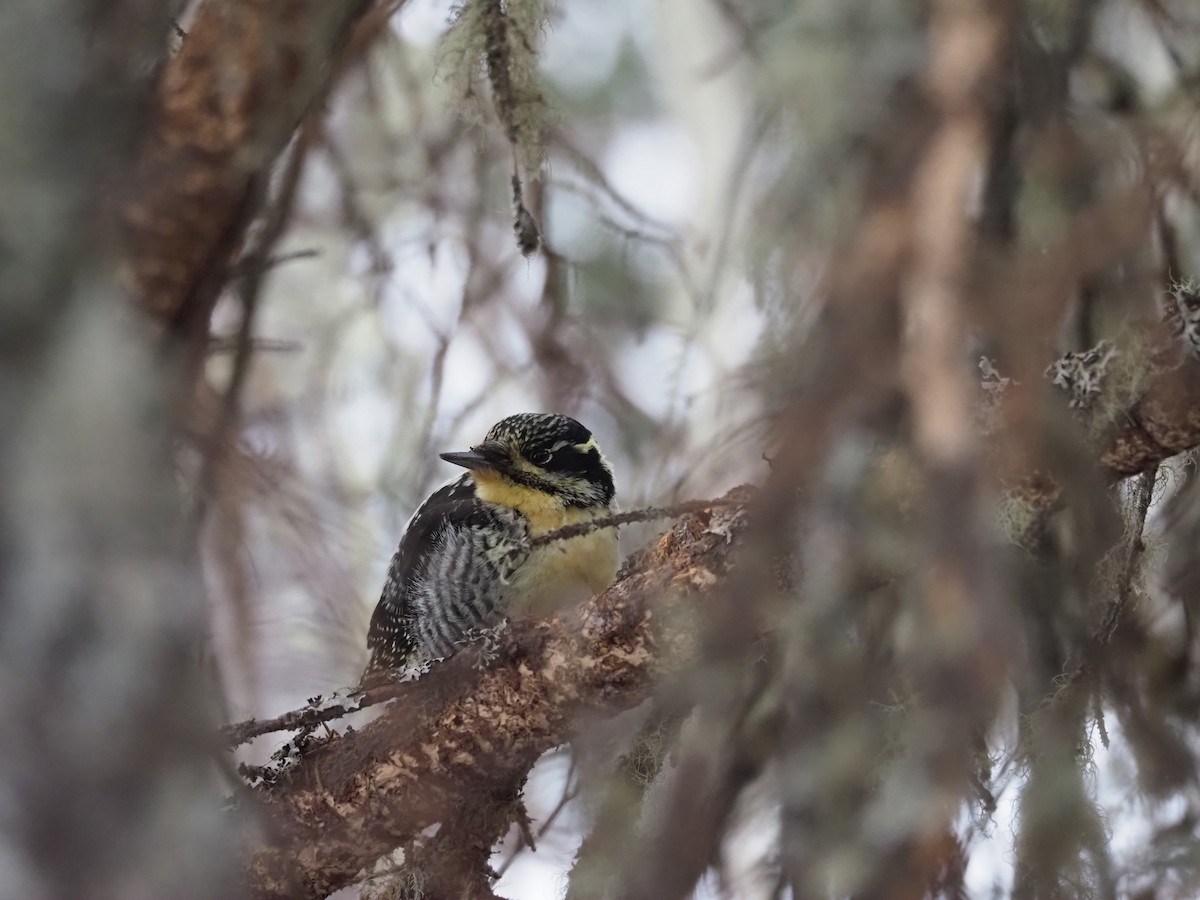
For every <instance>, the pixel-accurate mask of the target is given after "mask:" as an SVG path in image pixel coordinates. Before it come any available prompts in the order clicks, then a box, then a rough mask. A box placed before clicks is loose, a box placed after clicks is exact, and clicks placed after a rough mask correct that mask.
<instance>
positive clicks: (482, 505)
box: [367, 413, 618, 673]
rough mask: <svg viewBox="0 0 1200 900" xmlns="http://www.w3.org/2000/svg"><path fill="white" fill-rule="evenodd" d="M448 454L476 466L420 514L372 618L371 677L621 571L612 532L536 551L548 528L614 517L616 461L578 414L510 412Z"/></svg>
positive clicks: (447, 649)
mask: <svg viewBox="0 0 1200 900" xmlns="http://www.w3.org/2000/svg"><path fill="white" fill-rule="evenodd" d="M441 457H442V459H444V460H446V461H447V462H451V463H454V464H455V465H459V466H463V467H465V468H466V469H468V470H469V471H468V472H467V473H466V474H464V475H463V476H462V477H460V478H458V479H457V480H456V481H453V482H451V483H450V484H447V485H446V486H445V487H442V488H440V489H439V490H437V491H435V492H434V493H433V494H431V495H430V496H429V498H428V499H427V500H426V501H425V502H424V503H423V504H421V506H420V508H419V509H418V510H417V511H416V513H415V514H414V515H413V517H412V519H411V520H410V521H409V523H408V527H407V528H406V529H405V532H404V535H403V537H402V538H401V539H400V546H399V547H398V548H397V550H396V553H395V555H394V556H393V557H392V561H391V565H390V566H389V567H388V575H387V581H386V582H385V584H384V586H383V593H382V596H381V597H380V598H379V604H378V605H377V606H376V607H375V613H374V614H373V615H372V616H371V628H370V632H369V633H368V636H367V646H368V648H369V649H370V651H371V661H370V663H369V664H368V666H367V673H371V672H374V671H377V670H382V669H391V668H395V667H397V666H406V665H412V664H415V663H419V662H422V661H424V660H428V659H434V658H437V657H445V656H450V655H451V654H452V653H454V651H455V649H457V644H458V643H459V642H460V641H461V640H462V639H463V638H464V637H466V636H467V635H468V633H469V632H471V631H472V630H475V629H484V628H488V627H491V626H494V625H496V624H497V623H498V622H499V621H500V620H501V619H503V618H505V617H506V616H509V615H514V614H522V613H546V612H550V611H552V610H554V609H556V608H557V607H558V606H559V605H560V604H563V603H569V602H574V601H576V600H579V599H582V598H583V597H586V596H589V595H591V594H593V593H595V592H596V591H599V590H601V589H602V588H604V587H605V586H606V585H608V583H609V582H610V581H611V580H612V578H613V576H614V574H615V573H616V569H617V561H618V553H617V534H616V531H615V529H612V528H606V529H597V530H595V531H592V532H589V533H587V534H586V535H584V536H582V537H576V538H572V539H570V540H564V541H555V542H552V543H550V544H546V545H544V546H540V547H537V548H531V547H530V543H529V542H530V539H531V538H534V537H536V536H538V535H540V534H545V533H547V532H550V531H554V530H556V529H558V528H561V527H563V526H564V525H570V524H574V523H577V522H585V521H588V520H589V519H594V518H596V517H597V516H604V515H608V514H609V513H611V512H612V509H613V506H612V504H613V495H614V487H613V476H612V468H611V467H610V466H609V464H608V462H607V460H605V458H604V455H603V454H602V453H601V452H600V448H599V447H598V446H597V444H596V439H595V438H594V437H593V436H592V433H591V432H590V431H588V430H587V429H586V428H584V427H583V426H582V425H581V424H579V423H578V422H576V421H575V420H574V419H571V418H568V417H567V416H560V415H550V414H541V413H522V414H520V415H515V416H509V417H508V418H507V419H503V420H502V421H500V422H498V423H496V424H495V425H494V426H492V428H491V430H490V431H488V433H487V435H486V436H485V437H484V439H483V441H482V442H481V443H479V444H476V445H475V446H474V447H472V448H471V449H470V450H468V451H466V452H462V453H443V454H441Z"/></svg>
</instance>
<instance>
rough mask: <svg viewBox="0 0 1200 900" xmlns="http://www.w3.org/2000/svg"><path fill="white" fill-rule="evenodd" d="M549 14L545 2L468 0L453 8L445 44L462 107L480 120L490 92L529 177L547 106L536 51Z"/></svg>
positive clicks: (536, 167)
mask: <svg viewBox="0 0 1200 900" xmlns="http://www.w3.org/2000/svg"><path fill="white" fill-rule="evenodd" d="M549 14H550V6H549V4H548V3H547V2H546V0H467V2H465V3H463V4H462V5H461V6H459V7H457V8H456V9H455V10H454V15H453V18H452V21H451V24H450V28H449V29H448V30H447V32H446V34H445V36H444V37H443V38H442V43H441V59H442V68H443V71H444V73H445V77H446V80H447V82H448V83H449V84H450V86H451V87H452V88H453V89H454V91H455V93H456V95H457V102H458V104H459V111H460V112H461V113H462V114H463V115H464V116H466V117H467V118H468V119H469V120H471V121H474V122H480V123H482V122H484V121H486V120H487V101H486V99H485V98H486V97H489V96H490V98H491V109H492V111H493V112H494V113H495V115H496V118H497V119H498V120H499V121H500V125H501V127H502V128H503V129H504V134H505V137H506V138H507V139H508V142H509V144H510V145H511V146H512V149H513V157H514V160H515V161H516V164H517V165H518V166H519V167H520V169H521V170H522V171H523V172H524V173H525V174H526V175H528V176H530V177H536V176H537V174H538V172H539V171H540V169H541V163H542V155H543V150H542V132H543V128H544V125H545V122H546V118H547V104H546V100H545V96H544V95H543V93H542V89H541V79H540V75H539V71H538V53H539V51H540V49H541V45H542V37H543V34H544V32H545V28H546V22H547V19H548V17H549ZM483 82H486V83H487V89H486V90H485V89H484V88H483Z"/></svg>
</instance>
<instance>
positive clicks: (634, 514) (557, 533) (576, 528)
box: [529, 500, 739, 549]
mask: <svg viewBox="0 0 1200 900" xmlns="http://www.w3.org/2000/svg"><path fill="white" fill-rule="evenodd" d="M738 505H739V503H738V501H736V500H687V501H684V502H683V503H677V504H675V505H674V506H647V507H643V508H642V509H632V510H630V511H629V512H623V513H614V514H613V515H611V516H599V517H597V518H595V519H589V520H588V521H587V522H577V523H576V524H574V525H565V526H563V527H562V528H558V529H555V530H554V531H551V532H548V533H546V534H540V535H538V536H537V537H535V538H534V539H533V540H531V541H530V542H529V546H530V548H531V549H532V548H537V547H544V546H546V545H547V544H552V543H554V542H555V541H565V540H570V539H571V538H577V537H581V536H583V535H585V534H590V533H591V532H593V531H598V530H599V529H601V528H615V527H617V526H620V525H629V524H631V523H633V522H648V521H650V520H652V519H677V518H679V517H680V516H685V515H687V514H688V513H693V512H701V511H703V510H706V509H714V508H716V507H719V506H738Z"/></svg>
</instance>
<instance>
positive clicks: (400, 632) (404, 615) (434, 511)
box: [367, 475, 475, 673]
mask: <svg viewBox="0 0 1200 900" xmlns="http://www.w3.org/2000/svg"><path fill="white" fill-rule="evenodd" d="M474 502H475V483H474V482H473V481H472V480H471V476H470V475H461V476H459V477H458V478H456V479H455V480H454V481H452V482H450V483H448V484H446V485H444V486H442V487H440V488H438V489H437V490H436V491H434V492H433V493H432V494H430V495H429V497H428V498H426V500H425V502H424V503H422V504H421V505H420V507H418V508H417V511H416V512H415V513H413V516H412V518H411V519H409V520H408V524H407V525H405V527H404V534H403V535H402V536H401V538H400V545H399V546H398V547H397V548H396V552H395V553H394V554H393V555H392V560H391V563H389V565H388V573H387V580H386V581H385V582H384V584H383V591H382V593H381V595H380V597H379V603H378V604H376V606H375V612H374V613H372V614H371V627H370V630H369V631H368V632H367V648H368V649H369V650H370V651H371V661H370V662H369V663H368V665H367V672H368V673H369V672H374V671H379V670H383V669H392V668H395V667H397V666H403V665H407V664H409V663H410V662H412V661H413V653H414V651H415V650H416V649H417V644H416V634H415V632H414V630H413V626H414V621H413V620H414V617H415V615H416V613H415V611H414V609H413V606H412V600H411V596H412V590H413V585H414V584H415V583H416V581H417V578H418V577H419V574H420V572H421V571H422V569H423V567H424V564H425V559H426V556H427V554H428V553H429V551H430V550H431V549H432V548H433V547H434V544H435V541H436V539H437V536H438V533H439V532H440V531H441V530H442V529H443V528H445V527H446V525H447V524H449V523H451V522H452V521H453V520H454V519H455V518H456V517H457V515H456V514H458V508H459V506H460V505H461V504H463V503H468V504H471V503H474Z"/></svg>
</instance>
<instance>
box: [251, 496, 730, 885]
mask: <svg viewBox="0 0 1200 900" xmlns="http://www.w3.org/2000/svg"><path fill="white" fill-rule="evenodd" d="M749 498H750V491H749V489H746V488H738V489H735V490H734V491H733V492H731V493H730V494H729V495H727V496H726V497H725V498H724V499H725V500H726V501H727V502H736V503H739V504H744V503H746V502H747V501H748V500H749ZM741 521H742V516H741V515H740V511H738V510H731V509H716V510H706V511H702V512H697V513H695V514H693V515H690V516H688V517H687V518H685V519H682V520H681V521H679V522H678V523H677V524H676V525H675V527H674V528H672V529H671V530H670V531H669V532H667V533H666V534H664V535H663V536H662V537H661V538H660V539H659V540H658V541H657V542H656V543H655V544H654V545H653V546H652V547H650V548H648V549H647V550H645V551H643V552H642V553H640V554H638V555H637V556H636V557H635V558H634V560H632V561H631V563H630V564H629V565H628V566H627V567H626V569H625V572H624V574H623V575H622V576H621V577H620V578H619V579H618V580H617V581H616V582H615V583H614V584H613V585H612V586H611V587H610V588H609V589H608V590H606V591H605V592H604V593H603V594H600V595H599V596H597V597H595V598H594V599H592V600H591V601H589V602H588V603H587V604H586V605H585V606H584V607H583V608H582V609H580V610H579V611H578V613H577V615H575V616H573V617H572V619H577V620H578V621H568V620H567V617H565V616H562V617H558V618H555V619H552V620H550V621H545V622H525V623H519V624H516V625H514V626H513V627H512V628H511V629H510V630H509V631H508V632H507V634H506V638H505V646H504V648H503V653H502V658H503V659H504V660H505V662H504V663H503V664H501V665H498V666H495V667H493V668H490V669H488V670H487V671H485V672H483V673H479V672H477V671H476V670H475V667H474V664H473V662H472V660H471V658H470V654H459V655H458V656H456V657H455V658H454V659H452V660H450V661H449V662H448V663H446V664H445V665H443V666H439V667H437V670H435V671H434V672H431V673H430V675H429V676H427V677H426V678H424V679H422V680H421V685H422V687H423V688H424V691H423V692H422V693H421V695H420V698H419V699H418V698H416V697H414V702H413V703H412V704H393V705H392V706H390V707H389V708H388V709H387V711H386V712H385V713H384V715H383V716H382V717H380V718H379V719H378V720H377V721H375V722H373V723H371V724H370V725H369V726H367V727H366V728H364V729H363V730H361V731H358V732H351V733H347V734H345V735H340V736H333V737H331V738H329V739H328V740H325V741H323V742H320V743H319V744H314V746H313V749H312V750H311V751H309V752H307V753H305V754H304V755H303V757H302V759H301V760H300V762H299V763H298V765H297V766H296V768H295V770H294V771H293V772H291V773H290V774H289V775H288V777H286V778H285V779H282V780H280V781H279V782H277V783H276V784H275V785H274V786H273V787H271V788H269V789H266V790H264V791H262V792H261V794H260V799H261V801H262V810H263V813H264V815H265V816H266V818H267V820H268V823H269V824H268V827H267V828H266V830H265V833H264V834H263V835H260V836H256V837H254V838H253V839H252V843H251V846H252V848H253V849H252V851H251V854H250V859H249V864H248V879H249V883H250V888H251V891H252V893H253V895H254V896H256V897H262V898H267V897H323V896H326V895H327V894H328V893H330V892H331V891H333V890H336V889H337V888H339V887H341V886H344V885H346V884H349V883H350V882H352V881H353V880H354V879H355V877H356V876H357V874H358V873H359V872H360V870H362V869H363V868H364V867H367V866H370V865H371V864H372V863H373V862H374V861H375V860H376V859H378V858H379V857H381V856H383V855H384V854H386V853H388V852H390V851H391V850H392V849H393V848H395V847H397V846H399V845H401V844H402V843H404V842H405V841H406V840H409V839H411V838H412V837H413V836H415V835H416V834H417V833H418V832H419V831H420V830H421V829H423V828H425V827H427V826H429V825H431V824H433V823H436V822H441V821H443V820H444V819H446V817H447V816H448V815H449V814H450V812H451V811H453V810H455V809H459V808H461V807H462V806H463V804H464V803H468V804H469V805H471V806H473V807H475V808H476V812H477V816H478V819H479V821H480V822H487V823H488V824H489V827H490V824H491V823H492V817H489V816H488V815H487V814H486V813H487V809H488V808H491V807H494V806H495V804H496V803H500V802H504V803H509V802H511V799H512V796H513V795H514V791H515V790H516V789H518V788H519V786H520V784H521V782H522V781H523V779H524V777H525V774H526V772H528V770H529V768H530V766H532V765H533V763H534V761H536V760H537V758H538V757H539V756H541V754H542V753H544V752H545V751H546V750H549V749H550V748H552V747H555V746H557V745H559V744H562V743H564V742H566V741H568V740H570V738H571V727H572V723H573V722H574V721H575V716H576V715H577V714H579V713H581V712H585V711H588V712H595V713H602V714H611V713H614V712H617V711H619V710H621V709H626V708H629V707H631V706H634V705H636V704H637V703H639V702H641V701H642V700H644V699H645V698H646V697H647V696H648V694H649V692H650V690H651V687H652V685H653V684H654V683H655V680H656V679H657V678H658V677H659V676H660V675H661V674H662V673H663V672H664V671H665V670H668V669H670V668H672V667H674V666H677V665H679V664H680V662H681V661H682V660H684V659H686V658H687V657H688V656H689V655H690V654H691V652H692V649H693V644H694V628H692V627H690V625H691V623H692V621H693V615H694V614H698V610H697V609H696V607H697V604H703V603H704V602H705V601H706V600H707V599H708V598H710V597H711V596H712V595H713V588H714V586H716V585H717V584H719V583H720V582H721V581H722V580H723V578H724V576H725V575H726V573H727V572H728V570H729V567H730V565H731V564H732V558H733V548H734V537H735V536H736V535H737V533H738V532H739V530H740V527H741ZM473 837H474V839H475V840H480V839H484V838H486V839H487V840H488V845H489V846H490V841H491V840H493V839H494V838H495V835H494V834H493V835H481V834H479V833H477V834H475V835H474V836H473ZM465 843H466V844H470V843H471V842H470V841H467V842H465ZM465 874H470V873H465ZM475 874H478V873H475ZM464 877H465V875H464Z"/></svg>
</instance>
